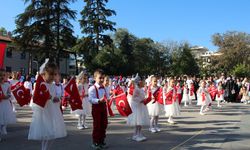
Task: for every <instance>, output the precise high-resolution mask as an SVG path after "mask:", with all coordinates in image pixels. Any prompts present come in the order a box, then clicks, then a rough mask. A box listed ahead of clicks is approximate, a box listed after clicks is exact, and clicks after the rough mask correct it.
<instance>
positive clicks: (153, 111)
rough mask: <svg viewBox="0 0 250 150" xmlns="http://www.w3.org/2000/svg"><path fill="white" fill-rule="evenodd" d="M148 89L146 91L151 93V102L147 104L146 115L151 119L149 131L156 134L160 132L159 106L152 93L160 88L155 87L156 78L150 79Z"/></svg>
mask: <svg viewBox="0 0 250 150" xmlns="http://www.w3.org/2000/svg"><path fill="white" fill-rule="evenodd" d="M148 88H149V89H148V90H149V91H151V93H152V100H151V101H150V102H149V103H148V104H147V107H148V113H149V116H150V117H151V119H150V128H149V130H150V131H151V132H152V133H156V132H160V131H161V130H160V128H159V127H158V120H159V115H160V111H161V105H160V104H159V103H158V102H157V101H156V100H155V97H154V96H153V95H154V93H155V92H156V91H158V90H159V89H160V87H158V86H157V78H156V77H155V76H153V77H151V84H150V86H149V87H148Z"/></svg>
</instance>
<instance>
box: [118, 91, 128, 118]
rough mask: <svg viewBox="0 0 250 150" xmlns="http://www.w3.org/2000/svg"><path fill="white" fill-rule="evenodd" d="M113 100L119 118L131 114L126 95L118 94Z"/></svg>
mask: <svg viewBox="0 0 250 150" xmlns="http://www.w3.org/2000/svg"><path fill="white" fill-rule="evenodd" d="M114 99H115V104H116V107H117V110H118V112H119V113H120V115H121V116H124V117H127V116H129V115H130V114H131V113H132V110H131V108H130V106H129V103H128V100H127V95H126V93H123V94H120V95H118V96H116V97H114Z"/></svg>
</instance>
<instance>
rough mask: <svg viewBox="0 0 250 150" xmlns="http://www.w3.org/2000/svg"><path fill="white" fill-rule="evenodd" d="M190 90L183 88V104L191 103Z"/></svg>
mask: <svg viewBox="0 0 250 150" xmlns="http://www.w3.org/2000/svg"><path fill="white" fill-rule="evenodd" d="M188 94H189V92H188V88H186V87H184V88H183V96H182V102H190V99H189V96H188Z"/></svg>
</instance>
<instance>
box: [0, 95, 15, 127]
mask: <svg viewBox="0 0 250 150" xmlns="http://www.w3.org/2000/svg"><path fill="white" fill-rule="evenodd" d="M14 123H16V114H15V112H13V107H12V103H11V101H10V100H6V99H4V100H1V101H0V125H8V124H14Z"/></svg>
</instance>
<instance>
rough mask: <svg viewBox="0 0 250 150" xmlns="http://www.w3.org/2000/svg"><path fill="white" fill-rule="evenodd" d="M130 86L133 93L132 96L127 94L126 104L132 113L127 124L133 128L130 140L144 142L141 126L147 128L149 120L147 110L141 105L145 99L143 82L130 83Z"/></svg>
mask: <svg viewBox="0 0 250 150" xmlns="http://www.w3.org/2000/svg"><path fill="white" fill-rule="evenodd" d="M130 84H133V87H134V91H133V96H132V95H130V94H128V102H129V105H130V107H131V109H132V112H133V113H132V114H130V115H129V116H128V119H127V124H128V125H130V126H135V132H134V135H133V137H132V140H134V141H137V142H141V141H144V140H146V137H144V136H143V134H142V126H148V125H149V120H150V118H149V115H148V109H147V107H146V106H145V105H144V103H143V102H144V99H145V90H144V82H143V81H139V82H138V81H137V82H136V81H131V83H130Z"/></svg>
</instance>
